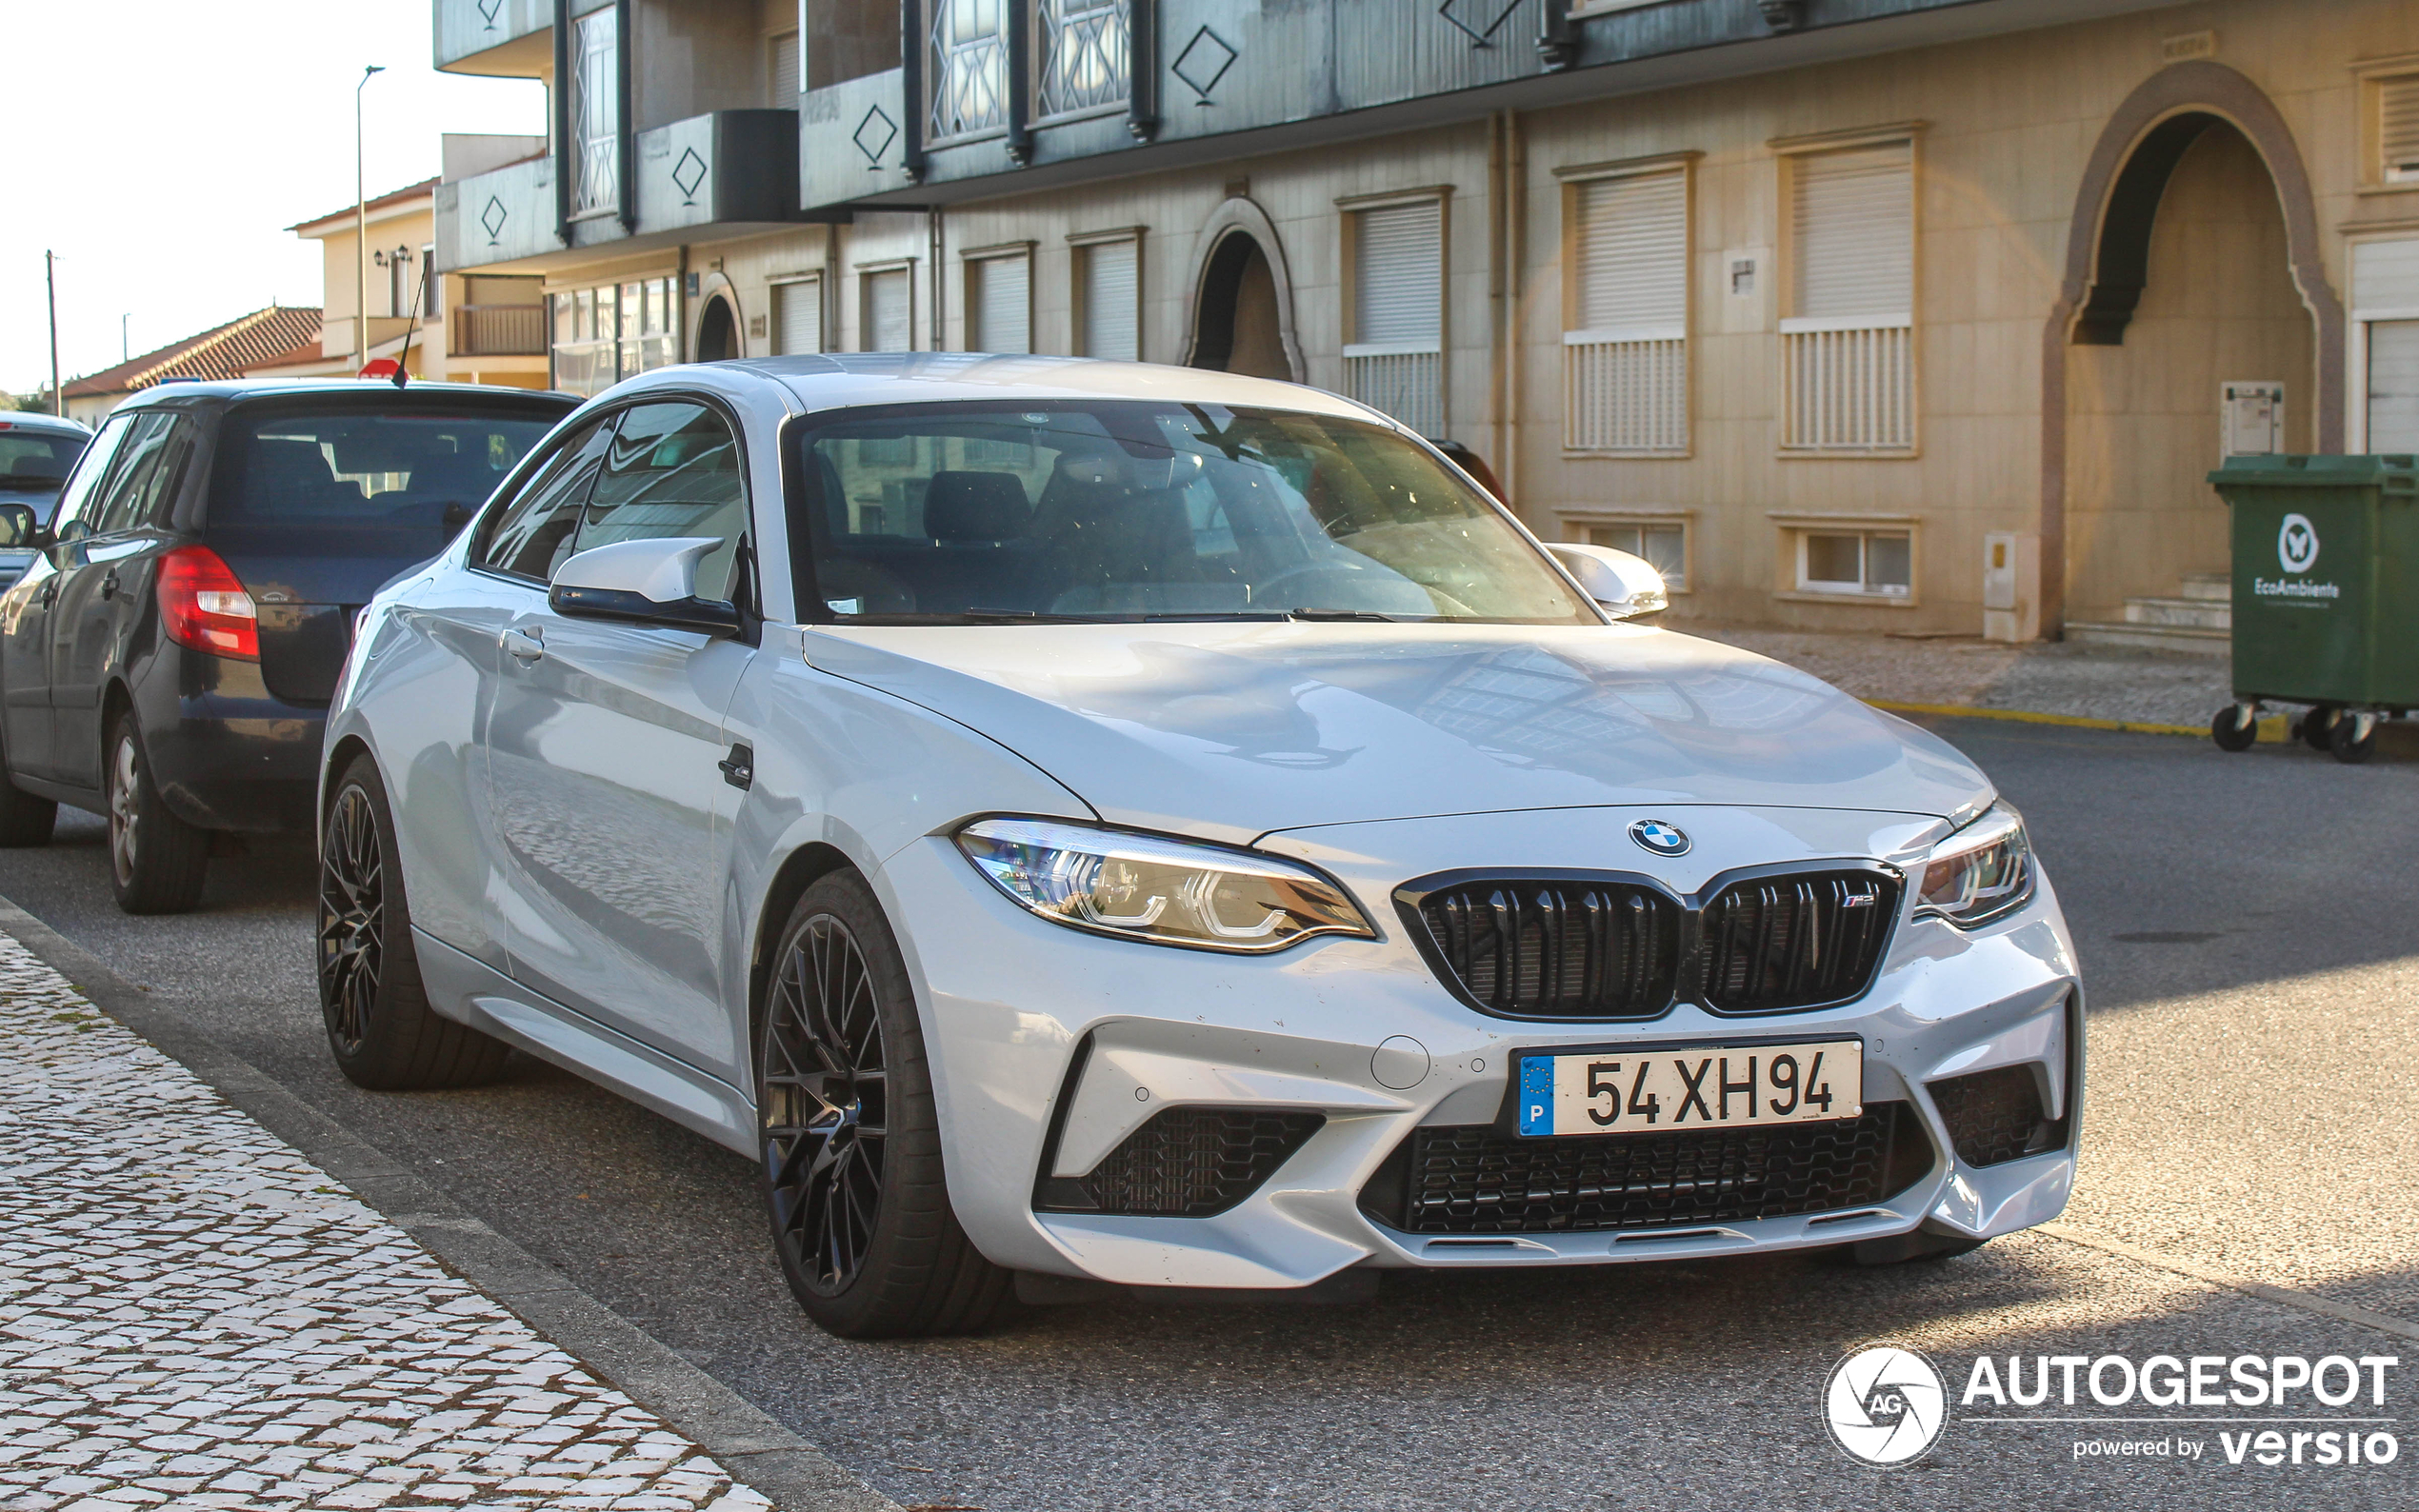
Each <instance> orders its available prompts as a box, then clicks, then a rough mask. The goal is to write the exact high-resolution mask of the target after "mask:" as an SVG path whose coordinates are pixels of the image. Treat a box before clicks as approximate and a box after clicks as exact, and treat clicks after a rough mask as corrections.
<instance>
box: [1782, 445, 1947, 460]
mask: <svg viewBox="0 0 2419 1512" xmlns="http://www.w3.org/2000/svg"><path fill="white" fill-rule="evenodd" d="M1772 454H1773V455H1774V456H1775V457H1778V458H1779V459H1780V460H1781V461H1783V462H1912V461H1914V460H1915V459H1916V458H1918V457H1921V456H1922V455H1923V454H1924V452H1923V448H1920V447H1904V448H1895V449H1889V450H1883V449H1880V448H1875V449H1871V450H1864V449H1858V448H1849V447H1778V448H1774V449H1773V452H1772Z"/></svg>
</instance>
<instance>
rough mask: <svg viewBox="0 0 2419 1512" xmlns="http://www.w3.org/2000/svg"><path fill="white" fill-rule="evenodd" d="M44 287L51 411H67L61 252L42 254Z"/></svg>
mask: <svg viewBox="0 0 2419 1512" xmlns="http://www.w3.org/2000/svg"><path fill="white" fill-rule="evenodd" d="M42 288H43V292H44V294H45V295H46V296H48V298H49V299H50V413H52V414H54V415H64V414H66V413H67V410H66V408H64V407H63V402H62V401H61V400H60V398H59V254H58V253H56V252H50V251H46V252H44V253H43V254H42Z"/></svg>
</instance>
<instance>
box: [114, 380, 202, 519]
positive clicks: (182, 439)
mask: <svg viewBox="0 0 2419 1512" xmlns="http://www.w3.org/2000/svg"><path fill="white" fill-rule="evenodd" d="M192 449H193V426H192V422H190V421H189V420H187V419H185V418H184V417H183V416H181V415H174V414H168V413H164V412H162V411H160V410H156V409H155V410H152V411H151V412H150V413H149V414H146V415H143V416H141V417H140V418H138V419H137V420H136V421H135V423H134V431H133V434H131V435H130V436H129V437H128V438H127V442H126V455H125V457H124V459H123V460H122V461H121V462H120V463H119V465H118V468H117V472H116V474H115V476H113V477H112V478H111V479H110V486H109V492H108V495H107V497H106V498H105V499H104V500H103V502H102V504H101V507H100V511H99V517H98V518H97V519H95V520H94V521H93V522H92V533H93V534H95V535H108V534H109V533H110V532H111V531H113V530H131V529H133V528H135V527H138V526H146V525H150V524H152V523H153V522H154V521H156V520H157V519H158V517H159V511H160V509H161V508H162V507H164V506H165V505H166V504H167V503H168V501H169V500H170V498H171V497H173V495H174V492H175V488H176V484H177V480H178V479H179V478H181V477H183V476H184V473H185V459H186V458H187V457H188V456H189V455H190V454H191V452H192Z"/></svg>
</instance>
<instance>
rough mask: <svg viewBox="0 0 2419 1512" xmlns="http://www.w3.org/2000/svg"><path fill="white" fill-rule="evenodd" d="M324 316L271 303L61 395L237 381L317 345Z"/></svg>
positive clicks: (310, 309)
mask: <svg viewBox="0 0 2419 1512" xmlns="http://www.w3.org/2000/svg"><path fill="white" fill-rule="evenodd" d="M319 315H320V311H319V308H318V307H317V306H315V305H312V306H297V305H271V306H270V307H269V308H267V309H256V310H253V311H252V312H251V313H250V314H249V315H246V316H244V317H243V318H242V319H240V320H230V321H229V322H228V323H227V324H226V325H224V326H217V327H213V328H210V329H209V330H206V331H203V332H202V333H201V334H200V335H198V336H188V337H186V338H185V339H184V340H183V341H179V342H171V343H170V344H169V345H168V346H166V347H162V348H160V349H159V350H157V351H148V352H145V353H144V354H143V355H142V356H140V357H137V358H135V359H134V360H133V361H131V362H122V363H120V364H118V365H117V366H116V367H114V368H104V369H102V370H101V371H99V372H96V373H93V374H91V375H90V376H89V377H84V378H78V379H77V380H76V381H75V382H73V383H71V384H68V385H66V386H65V387H64V388H62V389H61V390H60V392H61V393H62V394H64V395H65V396H66V397H68V398H70V399H74V398H90V397H92V396H94V395H99V394H124V393H132V392H133V391H134V390H135V389H137V388H150V387H151V386H152V385H153V384H156V383H158V382H159V381H160V380H161V379H163V378H232V377H235V376H236V375H237V374H239V373H241V372H242V371H243V370H244V369H245V368H250V367H256V366H258V365H259V364H260V363H261V362H262V361H263V360H264V359H267V358H270V357H276V356H284V355H287V354H290V353H291V352H292V351H293V349H294V348H297V347H299V346H302V345H303V344H304V343H306V342H315V341H317V340H318V339H319Z"/></svg>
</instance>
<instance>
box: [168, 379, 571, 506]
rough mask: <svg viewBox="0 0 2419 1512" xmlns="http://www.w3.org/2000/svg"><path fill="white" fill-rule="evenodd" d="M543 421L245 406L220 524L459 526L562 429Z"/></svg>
mask: <svg viewBox="0 0 2419 1512" xmlns="http://www.w3.org/2000/svg"><path fill="white" fill-rule="evenodd" d="M555 418H557V417H553V416H549V415H546V414H543V413H516V414H509V415H478V414H468V413H459V414H447V413H443V412H440V411H413V412H407V413H393V412H387V413H380V412H376V411H364V410H362V409H358V408H352V409H327V410H291V409H285V410H277V411H272V412H270V413H266V414H263V413H257V412H246V411H243V410H237V411H234V412H232V413H230V414H229V415H228V416H227V418H226V420H225V421H224V422H223V424H222V428H221V430H220V434H219V444H218V446H219V452H218V454H219V462H218V467H217V468H216V473H215V476H214V477H213V478H212V479H211V485H210V524H211V525H212V526H213V527H216V526H351V527H450V526H457V525H459V524H460V523H461V522H462V521H463V520H465V519H467V518H469V516H470V513H471V512H472V511H474V510H476V509H477V508H478V507H479V506H480V505H482V504H484V503H486V502H487V498H488V495H489V494H490V493H492V492H494V491H495V488H496V486H497V485H498V484H500V483H502V482H503V481H504V479H505V476H506V475H507V474H508V473H510V471H511V470H512V468H513V465H514V464H516V463H518V462H519V461H520V460H521V458H522V456H523V455H525V454H526V453H527V452H528V451H529V449H530V448H531V447H533V446H535V445H537V443H538V441H539V439H540V438H541V437H543V436H544V435H545V434H546V433H547V431H549V430H550V429H551V428H553V425H554V420H555Z"/></svg>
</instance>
